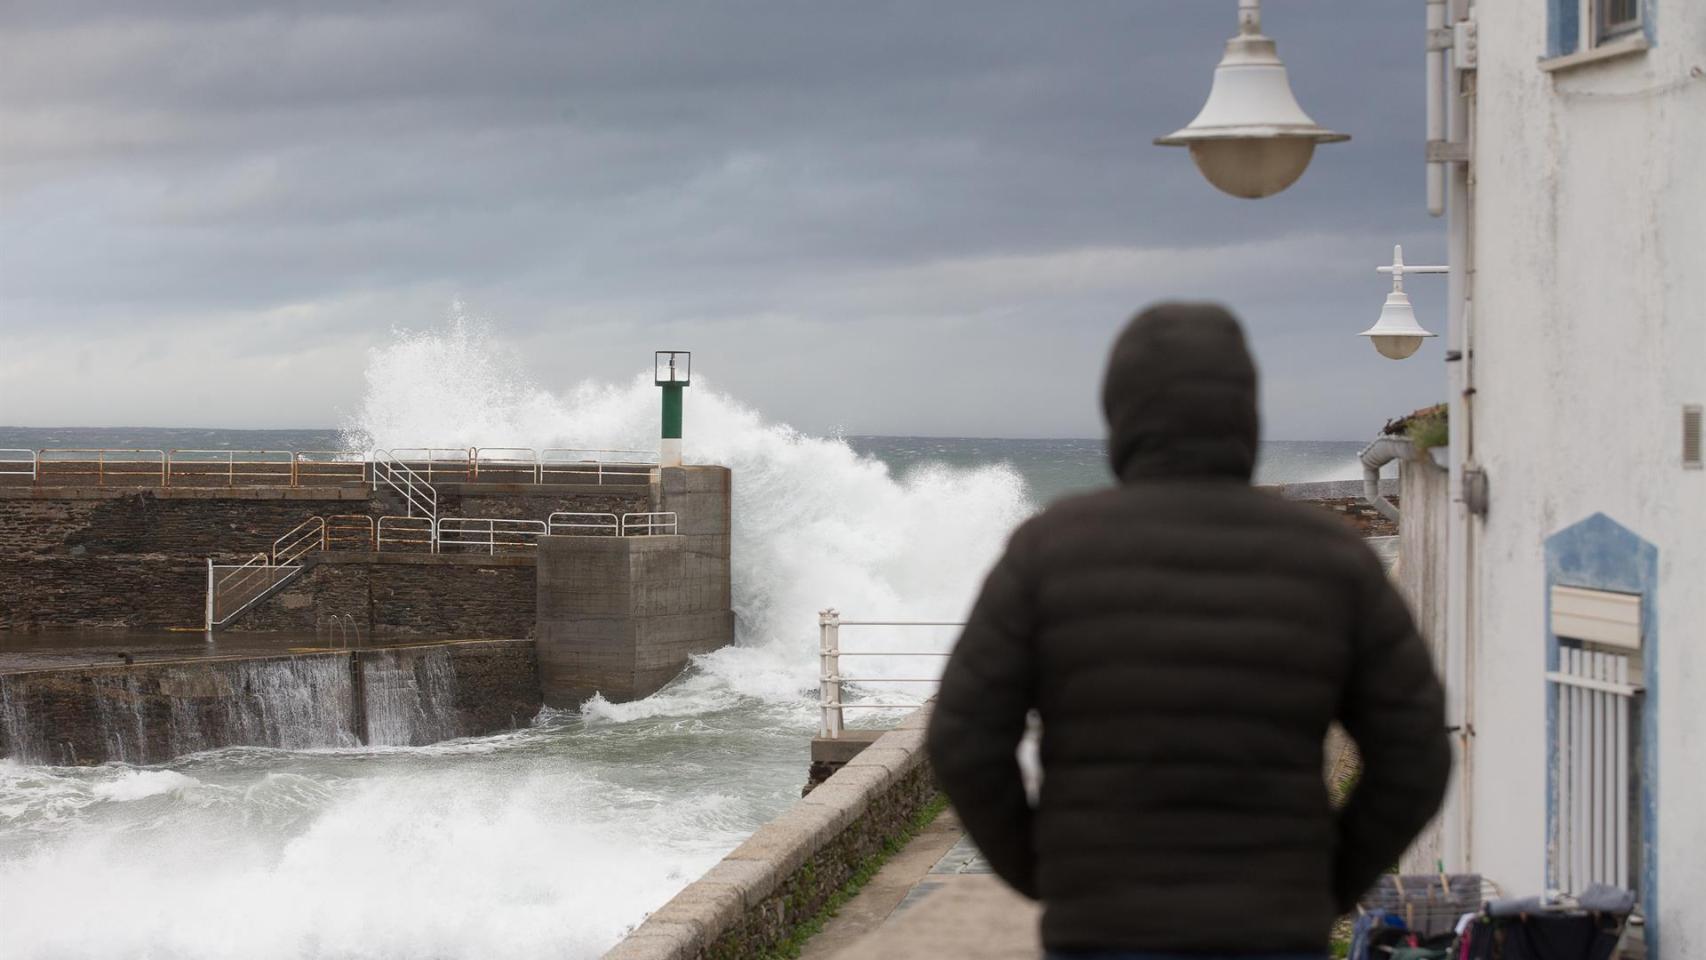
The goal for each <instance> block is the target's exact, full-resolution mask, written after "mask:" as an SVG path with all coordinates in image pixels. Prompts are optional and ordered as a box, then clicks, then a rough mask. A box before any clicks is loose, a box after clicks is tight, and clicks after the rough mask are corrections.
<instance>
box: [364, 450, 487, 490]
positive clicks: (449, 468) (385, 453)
mask: <svg viewBox="0 0 1706 960" xmlns="http://www.w3.org/2000/svg"><path fill="white" fill-rule="evenodd" d="M381 457H386V458H389V459H391V460H393V461H395V462H397V463H399V464H402V465H403V466H406V467H407V468H408V469H410V470H412V471H413V472H415V473H417V474H419V475H420V476H421V478H422V479H423V480H424V481H425V482H427V483H434V482H437V483H467V482H469V481H471V480H473V479H474V450H473V448H472V447H393V448H391V449H390V450H375V451H373V463H374V465H375V466H377V465H378V464H379V461H380V458H381Z"/></svg>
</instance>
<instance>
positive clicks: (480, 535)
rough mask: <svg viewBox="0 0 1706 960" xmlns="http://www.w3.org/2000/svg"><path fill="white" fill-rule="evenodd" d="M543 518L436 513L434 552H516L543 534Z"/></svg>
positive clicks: (537, 541)
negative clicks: (436, 528)
mask: <svg viewBox="0 0 1706 960" xmlns="http://www.w3.org/2000/svg"><path fill="white" fill-rule="evenodd" d="M546 530H547V528H546V524H545V521H543V520H509V519H504V518H500V517H440V518H439V520H438V538H437V539H438V552H440V553H445V552H447V551H466V552H476V553H477V552H480V551H484V552H485V553H487V554H489V555H493V556H495V555H497V554H498V553H500V552H503V553H517V552H525V551H527V550H531V549H533V548H534V547H537V546H538V545H539V538H540V537H543V536H545V534H546Z"/></svg>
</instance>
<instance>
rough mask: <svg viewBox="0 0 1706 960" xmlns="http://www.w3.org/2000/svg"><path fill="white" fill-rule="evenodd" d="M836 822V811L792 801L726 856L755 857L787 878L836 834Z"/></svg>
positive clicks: (729, 857) (731, 857)
mask: <svg viewBox="0 0 1706 960" xmlns="http://www.w3.org/2000/svg"><path fill="white" fill-rule="evenodd" d="M838 822H839V814H837V813H836V812H835V811H834V810H832V809H830V808H828V807H821V806H810V805H807V804H803V803H796V804H794V805H793V806H792V807H789V808H788V810H787V812H786V813H783V814H782V815H781V816H780V817H777V818H776V819H774V820H772V821H770V822H769V823H767V824H765V825H764V826H762V827H760V828H759V829H758V832H757V833H754V834H753V835H752V836H750V837H748V838H747V840H746V842H745V843H743V844H741V845H740V846H738V847H736V848H735V850H734V852H733V853H731V854H729V855H728V857H727V859H729V860H756V861H759V862H762V863H766V864H768V865H769V866H770V867H771V869H772V870H774V871H775V873H776V875H777V877H779V878H782V877H787V876H788V875H790V874H792V873H793V872H794V871H796V870H798V869H800V867H802V866H804V865H805V862H806V860H807V858H809V857H811V855H812V854H814V853H817V852H818V851H819V850H821V849H823V848H824V846H825V845H827V844H828V843H829V842H830V841H831V840H833V839H834V838H835V836H836V834H838V833H840V828H839V826H838Z"/></svg>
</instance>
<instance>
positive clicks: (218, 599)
mask: <svg viewBox="0 0 1706 960" xmlns="http://www.w3.org/2000/svg"><path fill="white" fill-rule="evenodd" d="M301 572H302V567H300V566H285V567H281V566H278V565H275V564H272V563H269V562H268V558H267V555H266V554H264V553H257V554H255V555H254V556H253V557H250V558H249V559H248V560H247V561H245V562H244V563H240V564H218V563H214V562H213V558H212V557H209V558H208V559H207V620H206V624H205V626H206V629H208V630H213V629H214V628H216V627H222V626H224V625H226V624H228V623H230V622H231V621H232V620H234V619H236V618H237V616H238V615H240V614H241V613H242V612H243V611H245V610H247V609H249V608H250V607H252V606H254V605H255V604H256V603H258V602H260V601H261V600H262V599H263V598H265V597H266V596H267V595H268V594H269V593H270V592H271V591H272V590H273V588H274V587H277V586H279V585H281V584H283V583H285V582H286V581H288V580H290V579H291V578H292V577H294V576H296V575H297V574H299V573H301Z"/></svg>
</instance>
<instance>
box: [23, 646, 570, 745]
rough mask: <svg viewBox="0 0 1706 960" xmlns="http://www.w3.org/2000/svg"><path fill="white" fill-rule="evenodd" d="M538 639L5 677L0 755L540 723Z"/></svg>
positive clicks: (428, 735)
mask: <svg viewBox="0 0 1706 960" xmlns="http://www.w3.org/2000/svg"><path fill="white" fill-rule="evenodd" d="M538 698H539V693H538V680H537V675H536V672H535V669H534V666H533V658H532V648H531V644H529V643H527V642H526V641H520V642H513V641H485V642H475V643H457V644H438V645H430V646H421V647H409V648H399V649H376V650H362V651H353V652H338V653H325V654H312V655H307V656H292V657H270V658H263V659H246V660H208V661H178V662H172V663H157V664H137V665H134V666H125V667H100V668H83V669H73V670H44V671H37V672H33V673H18V674H9V675H0V755H9V756H12V757H15V758H17V759H19V760H21V761H24V762H26V763H48V764H87V763H102V762H105V761H109V760H121V761H125V762H128V763H159V762H163V761H165V760H168V759H171V758H172V757H176V756H181V755H183V754H186V753H194V752H196V751H200V750H209V749H214V748H217V747H225V746H256V747H280V748H284V749H303V748H316V747H327V748H337V747H355V746H359V745H361V744H362V743H364V742H366V743H371V744H376V745H387V746H415V745H421V744H426V743H433V742H436V741H438V740H445V739H450V738H453V737H457V736H463V735H473V734H481V733H489V732H492V731H495V730H501V729H508V728H512V727H516V726H520V725H522V724H525V723H527V722H528V721H529V720H530V719H531V718H532V716H533V714H534V713H535V712H537V710H538V706H539V703H538Z"/></svg>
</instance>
